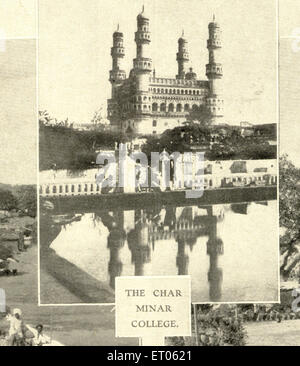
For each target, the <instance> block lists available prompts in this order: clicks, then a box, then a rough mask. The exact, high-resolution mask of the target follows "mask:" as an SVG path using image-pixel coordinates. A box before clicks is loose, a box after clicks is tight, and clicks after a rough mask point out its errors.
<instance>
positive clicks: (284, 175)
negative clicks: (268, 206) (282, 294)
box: [279, 155, 300, 278]
mask: <svg viewBox="0 0 300 366" xmlns="http://www.w3.org/2000/svg"><path fill="white" fill-rule="evenodd" d="M299 182H300V169H298V168H296V167H295V166H294V164H292V162H291V161H289V160H288V156H287V155H283V156H282V157H281V158H280V162H279V208H280V220H279V222H280V226H281V228H282V235H281V236H280V252H281V256H282V264H281V268H280V269H281V273H282V275H283V276H284V278H287V277H289V276H290V274H291V272H292V270H295V269H296V267H299V263H300V248H299V246H300V192H299Z"/></svg>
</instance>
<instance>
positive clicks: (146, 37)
mask: <svg viewBox="0 0 300 366" xmlns="http://www.w3.org/2000/svg"><path fill="white" fill-rule="evenodd" d="M150 42H151V39H150V32H149V18H148V17H147V16H146V14H145V12H144V6H143V10H142V12H141V13H140V14H139V15H138V16H137V31H136V32H135V43H136V58H135V59H134V60H133V69H134V73H135V76H136V100H137V103H138V105H137V106H138V110H139V111H141V112H149V109H150V105H151V102H150V100H149V98H148V97H147V98H145V94H148V93H149V81H150V76H151V73H152V59H151V57H150Z"/></svg>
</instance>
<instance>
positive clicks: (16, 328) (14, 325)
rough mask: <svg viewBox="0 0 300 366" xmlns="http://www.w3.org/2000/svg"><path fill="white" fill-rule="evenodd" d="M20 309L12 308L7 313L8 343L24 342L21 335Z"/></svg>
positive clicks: (11, 344) (18, 344) (17, 344)
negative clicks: (8, 325) (8, 324)
mask: <svg viewBox="0 0 300 366" xmlns="http://www.w3.org/2000/svg"><path fill="white" fill-rule="evenodd" d="M21 316H22V311H21V310H20V309H14V310H13V313H12V314H9V315H8V317H7V320H8V321H9V322H10V327H9V332H8V345H9V346H20V345H22V344H23V342H24V335H23V328H24V325H23V320H22V318H21Z"/></svg>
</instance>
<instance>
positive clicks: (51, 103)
mask: <svg viewBox="0 0 300 366" xmlns="http://www.w3.org/2000/svg"><path fill="white" fill-rule="evenodd" d="M253 14H255V16H253ZM233 19H234V20H235V21H234V22H233ZM78 24H80V27H78ZM277 46H278V27H277V4H276V2H274V1H273V0H272V1H271V0H270V1H268V0H266V1H264V2H258V1H253V2H251V4H249V3H248V2H245V1H242V2H237V1H226V2H224V1H215V2H211V1H201V2H199V1H175V2H174V1H168V0H165V1H144V2H143V1H134V2H132V1H130V2H128V1H118V0H115V1H113V2H111V1H105V0H103V1H98V0H97V1H96V0H93V1H90V2H89V3H88V4H85V3H83V2H82V1H80V0H75V1H73V0H72V1H69V0H65V1H64V2H58V1H52V2H51V3H50V2H49V1H40V2H39V50H38V53H39V106H38V108H39V208H40V210H39V217H40V242H39V256H40V283H39V286H40V304H42V305H47V304H48V305H50V304H74V303H76V304H77V303H84V304H90V303H97V304H108V303H114V301H115V278H116V277H117V276H154V275H156V276H157V275H162V276H169V275H190V276H191V279H192V301H193V302H278V301H279V239H278V233H279V225H278V217H279V216H278V200H277V193H278V159H277V153H278V148H277V129H278V57H277ZM57 287H63V288H64V289H65V291H62V292H61V293H60V292H59V291H57V290H56V288H57ZM66 292H68V293H70V294H72V296H66Z"/></svg>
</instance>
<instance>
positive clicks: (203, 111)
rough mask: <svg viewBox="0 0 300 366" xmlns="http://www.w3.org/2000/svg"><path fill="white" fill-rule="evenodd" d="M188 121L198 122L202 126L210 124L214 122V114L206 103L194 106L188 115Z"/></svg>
mask: <svg viewBox="0 0 300 366" xmlns="http://www.w3.org/2000/svg"><path fill="white" fill-rule="evenodd" d="M187 122H189V123H191V122H194V123H198V124H200V125H202V126H210V125H211V123H212V114H211V111H210V109H209V108H208V107H207V106H206V105H205V104H201V105H200V106H196V105H195V106H193V108H192V110H191V111H190V113H189V115H188V116H187Z"/></svg>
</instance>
